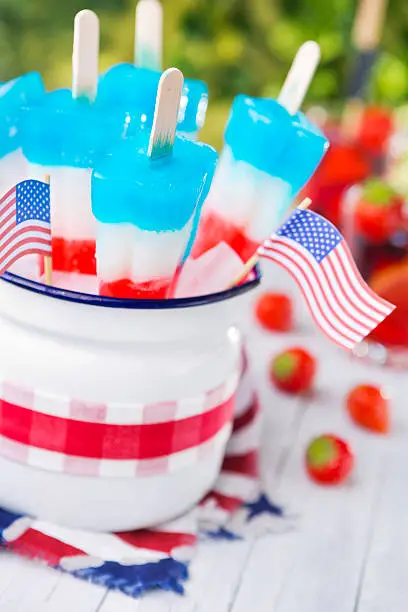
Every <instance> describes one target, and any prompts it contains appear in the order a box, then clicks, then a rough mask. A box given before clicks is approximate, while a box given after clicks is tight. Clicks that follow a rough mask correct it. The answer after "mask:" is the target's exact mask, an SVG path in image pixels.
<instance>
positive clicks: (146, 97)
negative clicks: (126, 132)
mask: <svg viewBox="0 0 408 612" xmlns="http://www.w3.org/2000/svg"><path fill="white" fill-rule="evenodd" d="M160 77H161V73H160V72H157V71H154V70H148V69H147V68H138V67H137V66H134V65H133V64H126V63H124V64H117V65H116V66H113V67H112V68H110V69H109V70H107V71H106V72H105V73H104V74H102V75H101V77H100V79H99V86H98V95H97V99H96V103H97V105H98V106H100V107H101V108H103V109H108V110H111V109H115V111H116V112H119V113H121V114H122V115H127V116H128V117H129V121H131V122H132V124H135V129H134V130H132V133H133V134H134V133H135V132H137V131H138V130H139V128H140V126H141V127H142V128H143V127H145V128H147V129H148V130H150V128H151V126H152V124H153V117H154V108H155V104H156V95H157V88H158V86H159V80H160ZM207 106H208V88H207V85H206V84H205V83H204V82H202V81H197V80H195V79H186V80H185V81H184V88H183V96H182V101H181V108H180V119H179V125H178V130H179V131H180V132H183V133H184V134H186V135H187V134H196V133H197V132H198V131H199V130H200V129H201V128H202V126H203V125H204V121H205V114H206V111H207Z"/></svg>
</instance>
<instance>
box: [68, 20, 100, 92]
mask: <svg viewBox="0 0 408 612" xmlns="http://www.w3.org/2000/svg"><path fill="white" fill-rule="evenodd" d="M98 75H99V19H98V16H97V15H96V14H95V13H94V12H93V11H90V10H88V9H85V10H83V11H80V12H79V13H77V15H76V16H75V22H74V47H73V53H72V96H73V98H87V99H88V100H89V101H90V102H93V101H94V100H95V97H96V91H97V86H98Z"/></svg>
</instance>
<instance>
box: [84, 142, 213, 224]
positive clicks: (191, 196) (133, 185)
mask: <svg viewBox="0 0 408 612" xmlns="http://www.w3.org/2000/svg"><path fill="white" fill-rule="evenodd" d="M147 144H148V139H147V137H145V135H144V134H142V135H141V136H139V139H137V140H136V141H132V140H128V141H123V142H122V143H121V144H120V145H119V147H118V148H117V149H116V150H115V151H114V152H113V153H112V154H111V155H107V156H106V157H105V158H104V159H101V160H99V163H98V164H97V166H96V167H95V169H94V171H93V174H92V211H93V213H94V216H95V217H96V218H97V219H98V221H100V222H102V223H132V224H133V225H136V226H137V227H139V228H140V229H143V230H150V231H156V232H160V231H176V230H180V229H182V228H183V227H185V225H186V224H187V223H188V222H189V220H190V219H191V218H192V216H193V214H195V212H196V211H197V209H199V208H200V207H201V205H202V204H203V202H204V200H205V198H206V197H207V194H208V191H209V188H210V184H211V180H212V177H213V175H214V172H215V166H216V163H217V157H218V155H217V153H216V151H215V150H214V149H213V148H212V147H210V146H208V145H205V144H202V143H197V142H193V141H191V140H188V139H185V138H181V137H176V141H175V144H174V149H173V153H172V155H170V156H168V157H163V158H159V159H156V160H151V159H150V158H148V157H147V155H146V151H147Z"/></svg>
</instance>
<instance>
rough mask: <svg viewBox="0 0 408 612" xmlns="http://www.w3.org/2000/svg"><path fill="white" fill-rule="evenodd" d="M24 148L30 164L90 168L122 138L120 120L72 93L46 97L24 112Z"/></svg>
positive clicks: (59, 92)
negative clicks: (98, 157)
mask: <svg viewBox="0 0 408 612" xmlns="http://www.w3.org/2000/svg"><path fill="white" fill-rule="evenodd" d="M23 126H24V129H23V130H22V147H23V152H24V155H25V156H26V158H27V159H28V161H30V162H31V163H36V164H42V165H45V166H72V167H77V168H90V167H92V166H93V164H94V162H95V159H96V157H97V156H98V155H102V154H104V152H105V151H106V150H107V149H108V148H109V146H111V145H112V143H113V142H114V141H115V140H116V139H117V138H118V137H119V136H120V135H121V133H120V129H119V126H118V121H117V118H116V117H114V116H113V115H112V114H108V113H105V112H103V111H102V110H101V109H99V108H97V107H96V106H95V105H94V104H92V103H90V102H89V101H88V100H87V99H78V100H74V99H73V98H72V93H71V91H70V90H69V89H60V90H56V91H53V92H51V93H48V94H46V95H45V96H44V97H43V98H42V100H41V103H39V104H37V105H33V106H31V107H30V108H29V109H27V111H26V112H25V116H24V122H23ZM122 128H123V126H122Z"/></svg>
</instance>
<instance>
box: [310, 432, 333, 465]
mask: <svg viewBox="0 0 408 612" xmlns="http://www.w3.org/2000/svg"><path fill="white" fill-rule="evenodd" d="M306 458H307V463H308V465H310V466H311V467H315V468H323V467H326V466H327V465H330V464H331V463H333V462H335V461H336V460H337V458H338V448H337V444H336V442H335V440H333V439H332V438H330V437H328V436H321V437H320V438H316V440H313V442H312V443H311V444H310V446H309V448H308V449H307V455H306Z"/></svg>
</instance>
